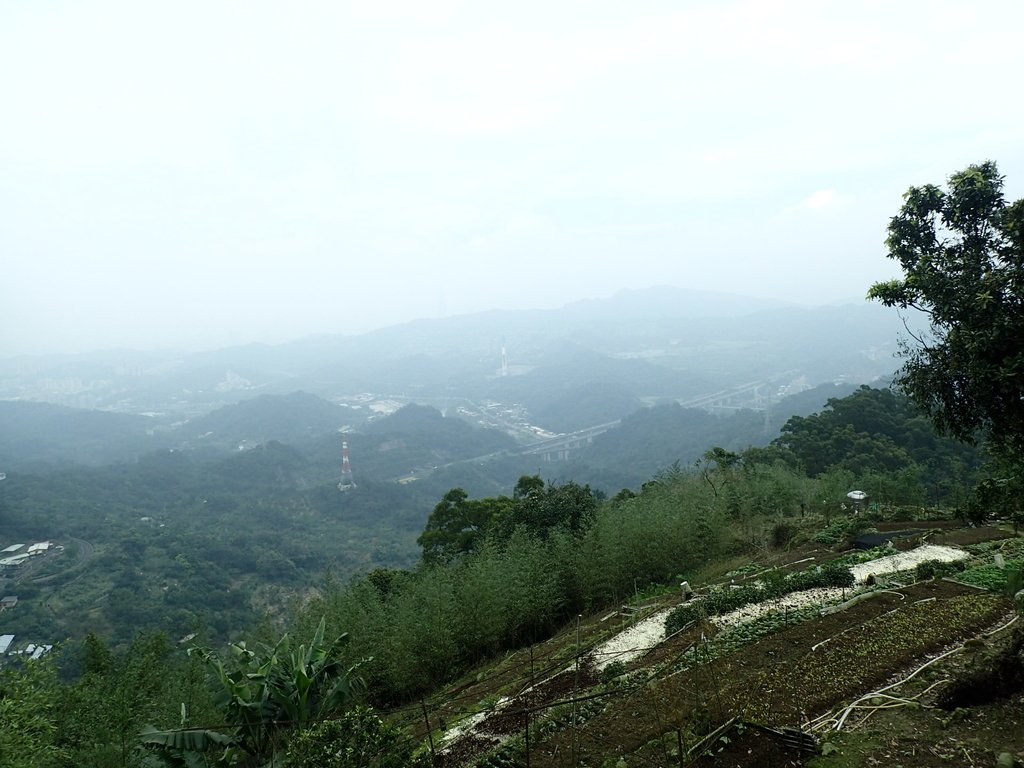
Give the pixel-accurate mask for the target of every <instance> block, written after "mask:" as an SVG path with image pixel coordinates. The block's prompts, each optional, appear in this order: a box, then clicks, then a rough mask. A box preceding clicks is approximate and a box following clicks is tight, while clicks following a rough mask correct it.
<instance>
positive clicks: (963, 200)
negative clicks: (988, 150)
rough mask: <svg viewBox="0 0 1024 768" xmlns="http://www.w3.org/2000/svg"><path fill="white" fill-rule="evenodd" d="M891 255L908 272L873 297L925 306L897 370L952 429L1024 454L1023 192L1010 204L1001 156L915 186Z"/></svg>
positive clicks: (1004, 451) (892, 236)
mask: <svg viewBox="0 0 1024 768" xmlns="http://www.w3.org/2000/svg"><path fill="white" fill-rule="evenodd" d="M886 245H887V246H888V249H889V254H888V255H889V257H890V258H892V259H895V260H896V261H898V262H899V264H900V266H901V268H902V270H903V277H902V278H901V279H897V280H889V281H887V282H880V283H876V284H875V285H873V286H872V287H871V289H870V291H869V293H868V297H869V298H872V299H877V300H879V301H881V302H882V303H883V304H885V305H886V306H889V307H899V308H902V309H913V310H919V311H920V312H923V313H924V314H925V315H926V316H927V318H928V323H929V329H928V331H927V332H925V333H923V334H911V338H910V339H908V340H907V341H905V343H904V344H903V349H902V356H903V366H902V368H901V370H900V371H899V373H898V374H897V381H898V383H899V385H900V386H901V388H902V389H903V390H904V391H905V392H906V393H907V394H908V395H909V396H910V397H911V399H913V400H914V401H915V402H916V403H917V404H918V405H919V406H921V407H922V408H923V409H924V410H925V412H926V413H927V414H928V415H929V416H930V417H931V419H932V420H933V421H934V422H935V424H936V425H937V426H938V427H939V428H940V429H942V430H943V431H944V432H946V433H947V434H950V435H952V436H953V437H956V438H959V439H961V440H965V441H968V442H976V441H977V440H978V439H983V440H985V441H986V442H987V443H988V445H989V447H990V448H991V449H992V451H993V452H994V453H995V454H997V455H999V456H1002V457H1004V458H1009V459H1011V460H1012V461H1015V462H1020V461H1021V460H1022V459H1024V199H1022V200H1018V201H1016V202H1014V203H1008V202H1007V201H1006V199H1005V198H1004V197H1003V177H1002V176H1000V175H999V172H998V169H997V168H996V164H995V163H994V162H991V161H989V162H984V163H981V164H979V165H971V166H969V167H967V168H966V169H964V170H963V171H960V172H959V173H954V174H953V175H952V176H950V177H949V180H948V184H947V187H946V189H945V190H943V189H940V188H939V187H937V186H934V185H931V184H928V185H925V186H921V187H911V188H910V189H909V190H908V191H907V193H906V194H905V195H904V202H903V207H902V208H901V209H900V212H899V213H898V214H897V215H896V216H894V217H893V218H892V220H891V221H890V222H889V236H888V238H887V240H886Z"/></svg>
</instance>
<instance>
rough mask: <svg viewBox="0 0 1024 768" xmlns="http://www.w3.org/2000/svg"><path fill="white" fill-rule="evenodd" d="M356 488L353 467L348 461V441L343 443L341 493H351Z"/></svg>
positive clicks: (339, 484) (339, 486)
mask: <svg viewBox="0 0 1024 768" xmlns="http://www.w3.org/2000/svg"><path fill="white" fill-rule="evenodd" d="M355 487H356V484H355V482H354V481H353V480H352V465H351V464H350V463H349V460H348V440H342V441H341V482H339V483H338V490H339V491H350V490H352V489H353V488H355Z"/></svg>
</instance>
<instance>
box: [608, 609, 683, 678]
mask: <svg viewBox="0 0 1024 768" xmlns="http://www.w3.org/2000/svg"><path fill="white" fill-rule="evenodd" d="M671 612H672V609H671V608H666V609H665V610H663V611H658V612H657V613H653V614H651V615H650V616H648V617H647V618H646V619H644V620H643V621H638V622H637V623H636V624H634V625H633V626H631V627H630V628H629V629H625V630H623V631H622V632H619V634H617V635H615V637H612V638H610V639H608V640H606V641H605V642H603V643H601V645H599V646H598V647H597V648H595V649H594V652H593V653H594V666H595V667H596V668H597V669H598V671H600V670H602V669H604V668H605V667H607V666H608V665H609V664H611V663H613V662H616V661H621V662H627V661H632V660H633V659H635V658H637V657H639V656H640V655H642V654H643V653H645V652H646V651H648V650H649V649H651V648H653V647H654V646H656V645H657V644H658V643H660V642H661V641H662V640H663V639H664V638H665V618H666V617H667V616H668V615H669V613H671Z"/></svg>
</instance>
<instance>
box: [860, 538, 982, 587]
mask: <svg viewBox="0 0 1024 768" xmlns="http://www.w3.org/2000/svg"><path fill="white" fill-rule="evenodd" d="M969 557H970V555H969V554H967V553H966V552H964V551H963V550H962V549H957V548H956V547H942V546H939V545H938V544H924V545H923V546H920V547H917V548H916V549H911V550H910V551H909V552H897V553H896V554H895V555H888V556H887V557H880V558H878V559H877V560H870V561H868V562H866V563H860V564H859V565H855V566H853V568H851V569H850V570H851V571H853V578H854V580H855V581H856V582H857V583H858V584H863V583H864V582H865V581H867V578H868V576H882V575H884V574H886V573H896V572H897V571H906V570H909V569H911V568H913V567H914V566H916V565H917V564H918V563H923V562H925V561H926V560H941V561H942V562H944V563H952V562H954V561H956V560H966V559H967V558H969Z"/></svg>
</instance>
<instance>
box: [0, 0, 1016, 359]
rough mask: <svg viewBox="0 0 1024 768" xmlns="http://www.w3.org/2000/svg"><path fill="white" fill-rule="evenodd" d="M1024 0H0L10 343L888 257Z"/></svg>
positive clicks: (1002, 110) (2, 222)
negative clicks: (890, 241) (888, 237)
mask: <svg viewBox="0 0 1024 768" xmlns="http://www.w3.org/2000/svg"><path fill="white" fill-rule="evenodd" d="M1022 29H1024V3H1021V2H1019V0H1007V1H1006V2H986V1H985V0H980V1H979V0H975V1H974V2H971V3H967V2H964V1H963V0H957V1H956V2H935V1H934V0H928V1H921V2H906V1H904V0H900V1H899V2H893V1H892V0H886V2H856V1H855V0H848V1H847V2H821V0H808V1H807V2H785V1H773V0H756V1H753V0H752V1H750V2H724V1H723V2H711V1H709V2H685V1H683V0H676V1H674V2H643V1H642V0H641V1H639V2H622V0H616V1H615V2H603V1H600V0H588V1H587V2H566V1H562V0H544V2H528V1H524V0H519V1H518V2H501V3H498V2H485V1H484V0H474V1H472V2H457V1H456V0H441V1H439V2H432V1H431V0H409V1H408V2H390V1H388V0H362V1H361V2H356V3H347V2H340V1H338V0H330V1H328V2H322V3H318V2H289V3H285V2H278V3H263V2H251V1H248V0H247V1H246V2H232V3H225V2H216V1H215V0H202V2H183V1H182V0H175V2H162V3H157V2H145V1H140V0H130V1H129V2H101V1H98V0H94V1H89V2H85V1H75V2H66V3H60V2H48V1H47V0H32V1H31V2H25V1H23V0H0V265H2V277H0V356H7V355H12V354H16V353H22V352H47V351H71V350H81V349H92V348H97V347H111V346H131V347H139V348H152V347H156V346H168V345H184V346H188V347H214V346H219V345H223V344H227V343H234V342H245V341H252V340H263V341H271V342H277V341H283V340H286V339H289V338H294V337H297V336H301V335H304V334H308V333H315V332H328V333H337V332H348V333H354V332H361V331H365V330H368V329H370V328H374V327H378V326H381V325H386V324H391V323H395V322H401V321H405V320H409V319H413V318H416V317H433V316H439V315H445V314H455V313H462V312H469V311H475V310H480V309H486V308H493V307H502V308H520V307H549V306H558V305H561V304H563V303H565V302H568V301H573V300H576V299H580V298H585V297H596V296H603V295H610V294H612V293H614V292H616V291H617V290H619V289H622V288H640V287H646V286H650V285H660V284H671V285H678V286H682V287H688V288H709V289H717V290H730V291H733V292H736V293H743V294H750V295H757V296H773V297H778V298H784V299H788V300H792V301H796V302H801V303H823V302H828V301H833V300H837V299H843V298H852V297H861V296H863V295H864V293H865V291H866V289H867V287H868V286H869V284H870V283H871V282H873V281H875V280H878V279H883V278H886V277H890V276H893V275H895V274H896V273H895V265H894V264H893V263H892V262H890V261H888V260H887V259H885V258H884V251H883V246H882V241H883V239H884V237H885V226H886V223H887V221H888V219H889V217H890V216H892V215H893V214H894V213H896V211H897V209H898V207H899V204H900V195H901V194H902V193H903V192H904V191H905V190H906V188H907V187H908V186H910V185H911V184H919V183H926V182H935V183H940V182H942V181H944V179H945V178H946V177H947V176H948V175H949V174H950V173H951V172H953V171H956V170H959V169H961V168H963V167H964V166H966V165H967V164H969V163H972V162H977V161H981V160H985V159H993V160H996V161H997V162H998V163H999V165H1000V169H1001V171H1002V172H1003V173H1004V174H1005V175H1006V176H1007V193H1008V195H1009V196H1011V197H1013V198H1017V197H1021V196H1024V101H1022V100H1021V98H1020V95H1019V89H1020V75H1021V73H1022V72H1024V46H1021V44H1020V33H1021V30H1022Z"/></svg>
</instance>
